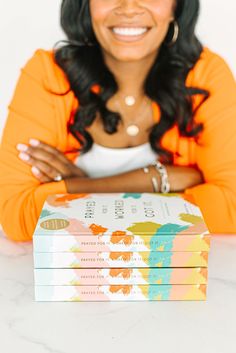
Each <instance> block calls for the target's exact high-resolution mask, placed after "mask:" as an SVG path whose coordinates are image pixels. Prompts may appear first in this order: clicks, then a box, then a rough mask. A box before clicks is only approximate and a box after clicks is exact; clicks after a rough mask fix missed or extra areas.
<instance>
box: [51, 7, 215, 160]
mask: <svg viewBox="0 0 236 353" xmlns="http://www.w3.org/2000/svg"><path fill="white" fill-rule="evenodd" d="M199 6H200V4H199V0H191V1H189V0H176V7H175V20H176V21H177V22H178V25H179V36H178V39H177V41H176V43H175V44H174V45H172V46H168V45H166V42H167V40H168V38H169V37H171V36H172V34H173V28H172V26H170V29H169V32H168V33H167V36H166V38H165V40H164V41H163V43H162V45H161V47H160V49H159V52H158V55H157V57H156V59H155V62H154V64H153V66H152V68H151V69H150V71H149V73H148V75H147V77H146V79H145V82H144V92H145V94H146V95H147V96H148V97H149V98H150V99H151V100H152V101H154V102H156V103H157V104H158V106H159V108H160V112H161V119H160V121H159V122H158V123H156V124H155V125H154V126H153V127H152V130H151V132H150V135H149V141H150V144H151V147H152V149H153V150H154V151H155V152H157V153H159V155H160V158H161V159H162V160H163V161H164V160H165V161H166V163H172V162H173V154H172V153H170V152H169V151H167V150H164V149H163V148H161V146H160V143H159V142H160V139H161V137H162V136H163V134H164V133H165V132H166V131H167V130H169V129H170V128H171V127H173V126H174V124H177V126H178V129H179V132H180V135H181V136H187V137H194V138H196V137H197V135H198V134H199V133H200V132H201V131H202V130H203V128H204V127H203V125H202V124H196V123H194V113H195V112H194V111H193V99H192V98H193V96H194V95H195V94H201V95H202V96H203V98H204V99H203V100H205V99H206V98H207V97H208V92H207V91H205V90H203V89H201V88H200V87H186V78H187V75H188V72H189V71H190V69H192V68H193V66H194V65H195V63H196V62H197V60H198V59H199V57H200V55H201V52H202V50H203V47H202V44H201V43H200V41H199V40H198V39H197V37H196V35H195V25H196V21H197V18H198V15H199ZM61 27H62V29H63V30H64V32H65V34H66V36H67V39H66V40H65V41H64V43H65V44H64V45H63V46H61V47H59V48H56V49H55V47H54V60H55V62H56V63H57V64H58V65H59V66H60V67H61V68H62V69H63V71H64V72H65V74H66V76H67V78H68V81H69V84H70V90H72V91H73V92H74V94H75V97H76V98H77V99H78V101H79V107H78V109H77V111H76V112H74V114H73V119H70V122H69V123H68V129H69V131H70V132H71V133H72V134H73V135H74V137H75V138H76V139H77V140H78V141H79V142H80V144H81V148H80V149H79V151H80V152H81V153H85V152H87V151H88V150H89V149H90V148H91V146H92V144H93V139H92V137H91V135H90V134H89V133H88V131H86V127H87V126H89V125H90V124H92V122H93V121H94V119H95V117H96V113H97V112H99V113H100V115H101V119H102V122H103V126H104V130H105V131H106V132H107V133H108V134H113V133H115V132H116V131H117V124H118V123H119V120H120V119H121V116H120V114H119V113H118V112H113V111H110V110H109V109H107V107H106V102H107V101H108V99H110V98H111V97H112V96H113V95H114V94H115V93H116V92H117V91H118V85H117V82H116V80H115V78H114V76H113V74H112V73H111V71H110V70H109V69H108V67H107V66H106V65H105V62H104V60H103V55H102V51H101V47H100V45H99V43H98V41H97V39H96V37H95V34H94V31H93V28H92V22H91V15H90V7H89V1H88V0H63V1H62V4H61ZM62 42H63V41H62ZM57 43H58V42H57ZM57 43H56V45H57ZM93 85H98V86H99V87H100V88H101V89H100V92H99V93H98V92H94V91H93V90H92V89H91V88H92V86H93ZM67 93H68V92H65V93H64V94H67Z"/></svg>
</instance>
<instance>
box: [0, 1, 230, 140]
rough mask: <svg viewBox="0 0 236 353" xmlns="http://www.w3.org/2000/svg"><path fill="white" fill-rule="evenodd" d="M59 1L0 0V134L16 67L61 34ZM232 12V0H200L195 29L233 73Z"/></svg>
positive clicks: (56, 39) (15, 78) (15, 79)
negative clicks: (199, 12) (198, 15)
mask: <svg viewBox="0 0 236 353" xmlns="http://www.w3.org/2000/svg"><path fill="white" fill-rule="evenodd" d="M189 1H191V0H189ZM60 4H61V0H40V1H39V0H20V1H18V0H7V1H4V0H0V37H1V48H0V60H1V65H0V77H1V80H0V137H1V133H2V129H3V126H4V122H5V120H6V117H7V113H8V109H7V107H8V104H9V103H10V99H11V97H12V95H13V91H14V87H15V85H16V81H17V79H18V76H19V74H20V68H21V67H22V66H24V64H25V62H26V61H27V60H28V59H29V58H30V57H31V56H32V54H33V52H34V51H35V49H37V48H44V49H50V48H51V47H52V46H53V45H54V44H55V42H56V41H58V40H60V39H63V38H64V34H63V33H62V30H61V28H60V25H59V9H60ZM235 13H236V1H235V0H224V1H222V0H201V14H200V18H199V22H198V26H197V33H198V35H199V37H200V39H201V41H202V42H203V44H204V45H207V46H208V47H209V48H210V49H212V50H214V51H215V52H217V53H218V54H220V55H221V56H222V57H224V58H225V59H226V61H227V62H228V64H229V65H230V67H231V69H232V71H233V73H234V75H235V76H236V44H235V34H236V17H235Z"/></svg>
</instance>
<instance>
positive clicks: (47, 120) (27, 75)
mask: <svg viewBox="0 0 236 353" xmlns="http://www.w3.org/2000/svg"><path fill="white" fill-rule="evenodd" d="M44 73H45V72H44V67H43V62H42V59H41V56H40V49H38V50H36V51H35V53H34V54H33V55H32V57H31V58H30V59H29V60H28V61H27V62H26V64H25V66H24V67H23V68H22V69H21V72H20V76H19V78H18V82H17V84H16V87H15V91H14V93H13V97H12V99H11V102H10V104H9V106H8V116H7V119H6V123H5V126H4V130H3V134H2V139H1V146H0V170H1V172H0V223H1V225H2V228H3V231H4V233H5V234H6V236H7V237H8V238H9V239H12V240H14V241H29V240H31V239H32V236H33V232H34V228H35V226H36V223H37V220H38V218H39V215H40V212H41V209H42V206H43V203H44V200H45V199H46V197H47V196H48V195H49V194H53V193H65V192H66V185H65V181H64V180H62V181H59V182H49V183H45V184H41V183H40V182H39V181H38V180H37V179H36V178H35V176H34V175H33V174H32V172H31V166H29V165H27V164H26V163H25V162H23V161H21V160H20V158H19V157H18V154H19V152H18V150H17V149H16V145H17V143H25V144H28V143H29V139H30V138H36V139H39V140H41V141H44V142H45V143H48V144H50V145H54V146H56V145H57V126H58V124H57V122H56V121H55V119H57V117H56V115H55V109H54V106H53V103H52V99H51V96H50V93H48V91H47V90H45V87H44Z"/></svg>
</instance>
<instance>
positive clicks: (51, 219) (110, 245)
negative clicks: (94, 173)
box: [33, 193, 210, 252]
mask: <svg viewBox="0 0 236 353" xmlns="http://www.w3.org/2000/svg"><path fill="white" fill-rule="evenodd" d="M81 236H83V237H85V238H83V239H82V238H81V240H80V239H79V237H81ZM60 237H62V238H61V240H60ZM89 237H90V241H89ZM65 238H67V239H68V240H67V241H64V240H65ZM157 238H158V239H157ZM33 240H34V247H35V248H34V249H35V252H58V251H66V252H67V251H68V252H71V251H79V252H80V251H86V252H91V251H94V250H95V249H96V251H102V252H109V251H122V252H123V251H128V252H129V251H147V250H148V251H149V250H151V251H153V250H156V251H209V246H210V234H209V231H208V229H207V226H206V224H205V222H204V219H203V216H202V213H201V211H200V209H199V207H197V206H196V205H194V204H192V203H190V202H189V201H187V200H185V199H184V198H183V196H182V194H172V193H170V194H159V193H88V194H55V195H49V196H48V198H47V199H46V201H45V203H44V206H43V209H42V212H41V215H40V218H39V220H38V223H37V225H36V228H35V232H34V239H33ZM93 241H94V242H95V244H94V243H93ZM91 242H92V245H91V244H90V243H91ZM97 244H98V246H99V247H98V248H97ZM92 248H93V249H94V250H92Z"/></svg>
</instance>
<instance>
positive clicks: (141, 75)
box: [104, 53, 156, 97]
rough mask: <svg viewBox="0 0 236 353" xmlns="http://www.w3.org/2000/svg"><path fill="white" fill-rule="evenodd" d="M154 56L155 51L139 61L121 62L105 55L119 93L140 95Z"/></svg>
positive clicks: (142, 92) (142, 93)
mask: <svg viewBox="0 0 236 353" xmlns="http://www.w3.org/2000/svg"><path fill="white" fill-rule="evenodd" d="M155 58H156V53H154V54H152V55H150V56H148V57H146V58H144V59H142V60H139V61H129V62H123V61H119V60H116V59H115V58H114V57H111V56H108V55H105V56H104V60H105V63H106V65H107V67H108V68H109V70H110V71H111V72H112V73H113V75H114V76H115V79H116V82H117V84H118V87H119V94H122V95H125V96H127V95H131V96H134V97H142V96H143V95H144V81H145V80H146V77H147V75H148V73H149V70H150V69H151V67H152V65H153V63H154V61H155Z"/></svg>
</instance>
